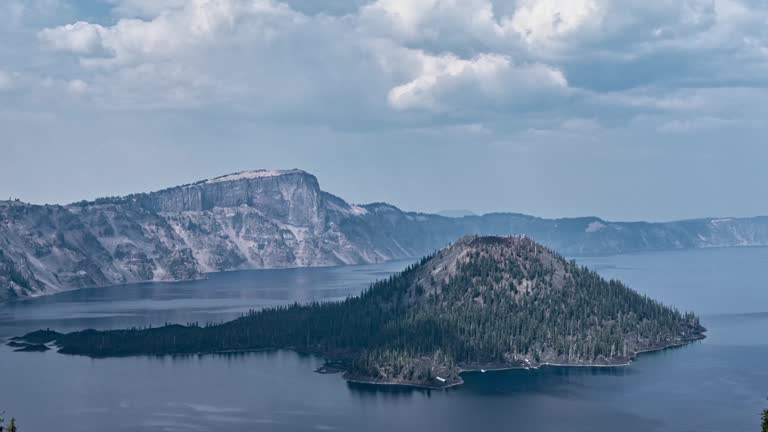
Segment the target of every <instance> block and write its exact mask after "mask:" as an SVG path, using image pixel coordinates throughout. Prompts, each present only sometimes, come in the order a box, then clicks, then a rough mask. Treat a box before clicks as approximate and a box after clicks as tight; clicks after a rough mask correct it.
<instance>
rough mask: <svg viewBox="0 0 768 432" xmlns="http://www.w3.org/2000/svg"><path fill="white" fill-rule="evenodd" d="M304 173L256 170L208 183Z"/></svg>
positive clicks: (212, 180)
mask: <svg viewBox="0 0 768 432" xmlns="http://www.w3.org/2000/svg"><path fill="white" fill-rule="evenodd" d="M300 173H304V171H302V170H296V169H293V170H256V171H242V172H239V173H235V174H228V175H225V176H221V177H216V178H214V179H211V180H208V181H206V183H208V184H211V183H223V182H229V181H237V180H250V179H257V178H268V177H279V176H283V175H286V174H300Z"/></svg>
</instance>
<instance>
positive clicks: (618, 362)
mask: <svg viewBox="0 0 768 432" xmlns="http://www.w3.org/2000/svg"><path fill="white" fill-rule="evenodd" d="M705 338H706V335H705V334H703V333H701V334H697V335H692V336H690V337H689V338H685V339H682V340H679V341H674V342H669V343H667V344H662V345H659V346H655V347H652V348H648V349H644V350H641V351H637V352H635V353H634V354H633V355H631V356H628V357H617V358H613V359H605V361H601V362H594V361H593V362H571V363H567V362H566V363H558V362H554V361H544V362H538V363H534V362H525V361H522V360H521V361H519V362H517V363H516V364H506V363H488V364H476V365H471V366H468V365H464V366H459V367H458V371H457V374H458V375H459V376H458V379H456V380H446V381H445V382H441V381H437V380H430V381H429V382H408V381H403V380H386V379H380V378H371V377H366V376H364V375H361V374H359V373H355V372H353V371H351V370H345V369H343V366H340V363H338V362H335V363H333V364H334V366H333V368H334V369H335V372H334V373H339V372H343V374H342V378H343V379H344V380H346V381H347V382H352V383H357V384H367V385H381V386H398V387H410V388H415V389H429V390H445V389H449V388H452V387H457V386H460V385H462V384H464V380H463V379H462V378H461V376H460V375H461V374H463V373H465V372H500V371H505V370H517V369H524V370H536V369H541V368H542V367H545V366H552V367H569V368H571V367H604V368H615V367H626V366H630V365H631V364H632V363H633V362H634V361H635V360H636V359H637V358H638V357H639V356H640V355H641V354H645V353H653V352H660V351H665V350H668V349H672V348H678V347H682V346H685V345H688V344H691V343H693V342H696V341H700V340H703V339H705ZM318 372H319V370H318ZM320 373H331V372H320Z"/></svg>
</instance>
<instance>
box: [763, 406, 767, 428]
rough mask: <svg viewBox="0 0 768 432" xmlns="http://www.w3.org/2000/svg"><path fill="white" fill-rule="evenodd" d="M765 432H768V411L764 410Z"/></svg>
mask: <svg viewBox="0 0 768 432" xmlns="http://www.w3.org/2000/svg"><path fill="white" fill-rule="evenodd" d="M762 417H763V432H768V409H766V410H763V416H762Z"/></svg>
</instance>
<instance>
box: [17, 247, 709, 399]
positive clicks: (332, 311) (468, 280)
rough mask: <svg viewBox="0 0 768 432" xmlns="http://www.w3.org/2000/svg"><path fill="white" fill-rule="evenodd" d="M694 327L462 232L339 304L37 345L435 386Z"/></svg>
mask: <svg viewBox="0 0 768 432" xmlns="http://www.w3.org/2000/svg"><path fill="white" fill-rule="evenodd" d="M703 332H704V328H702V327H701V326H700V325H699V320H698V318H697V317H696V316H695V315H693V314H691V313H687V314H681V313H680V312H678V311H676V310H674V309H671V308H668V307H665V306H663V305H661V304H659V303H657V302H655V301H653V300H651V299H649V298H647V297H645V296H642V295H640V294H637V293H636V292H634V291H632V290H630V289H629V288H627V287H626V286H624V285H623V284H622V283H621V282H618V281H606V280H604V279H602V278H601V277H600V276H598V275H597V274H596V273H594V272H592V271H590V270H587V269H586V268H582V267H578V266H577V265H576V264H574V263H573V262H568V261H566V260H565V259H563V258H562V257H561V256H559V255H557V254H556V253H554V252H552V251H551V250H549V249H547V248H545V247H544V246H542V245H540V244H538V243H535V242H533V241H532V240H529V239H527V238H521V237H504V238H502V237H466V238H463V239H461V240H460V241H458V242H456V243H455V244H453V245H451V246H450V247H448V248H446V249H444V250H442V251H440V252H437V253H436V254H434V255H432V256H430V257H427V258H424V259H423V260H421V261H420V262H419V263H417V264H415V265H413V266H411V267H409V268H408V269H406V270H405V271H404V272H402V273H401V274H399V275H396V276H392V277H390V278H389V279H387V280H383V281H380V282H377V283H375V284H373V285H372V286H371V288H370V289H368V290H367V291H366V292H364V293H363V294H362V295H361V296H360V297H354V298H349V299H347V300H345V301H343V302H340V303H325V304H320V303H313V304H309V305H293V306H290V307H284V308H275V309H265V310H259V311H253V312H251V313H249V314H248V315H247V316H245V317H243V318H240V319H238V320H235V321H232V322H229V323H225V324H220V325H206V326H198V325H191V326H180V325H172V326H165V327H160V328H153V329H131V330H114V331H104V332H99V331H95V330H86V331H82V332H76V333H71V334H67V335H59V334H55V333H46V337H45V338H44V339H45V340H43V342H46V341H52V340H55V341H56V343H57V344H58V345H59V346H60V352H61V353H65V354H78V355H87V356H93V357H108V356H125V355H138V354H188V353H212V352H226V351H246V350H259V349H272V348H290V349H296V350H299V351H307V352H315V353H320V354H323V355H325V356H328V357H330V358H336V359H341V360H343V361H344V362H345V364H346V366H345V368H346V369H347V372H346V378H347V379H351V380H360V381H367V382H374V383H387V384H392V383H396V384H408V385H422V386H430V387H444V386H447V385H452V384H457V383H460V382H461V378H460V376H459V372H460V371H461V370H465V369H479V368H500V367H503V368H507V367H538V366H540V365H542V364H562V365H620V364H627V363H628V362H630V361H631V359H632V358H634V357H635V356H636V355H637V354H638V353H640V352H642V351H648V350H656V349H663V348H666V347H669V346H675V345H681V344H684V343H687V342H689V341H691V340H696V339H700V338H702V337H703V335H702V333H703ZM39 336H40V334H32V335H28V336H27V337H26V340H27V341H28V342H34V343H40V342H41V340H40V337H39ZM438 377H439V378H440V379H438ZM443 380H444V381H443Z"/></svg>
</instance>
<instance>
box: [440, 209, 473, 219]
mask: <svg viewBox="0 0 768 432" xmlns="http://www.w3.org/2000/svg"><path fill="white" fill-rule="evenodd" d="M436 214H437V215H438V216H445V217H449V218H463V217H464V216H477V214H476V213H475V212H473V211H470V210H462V209H454V210H441V211H439V212H437V213H436Z"/></svg>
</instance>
